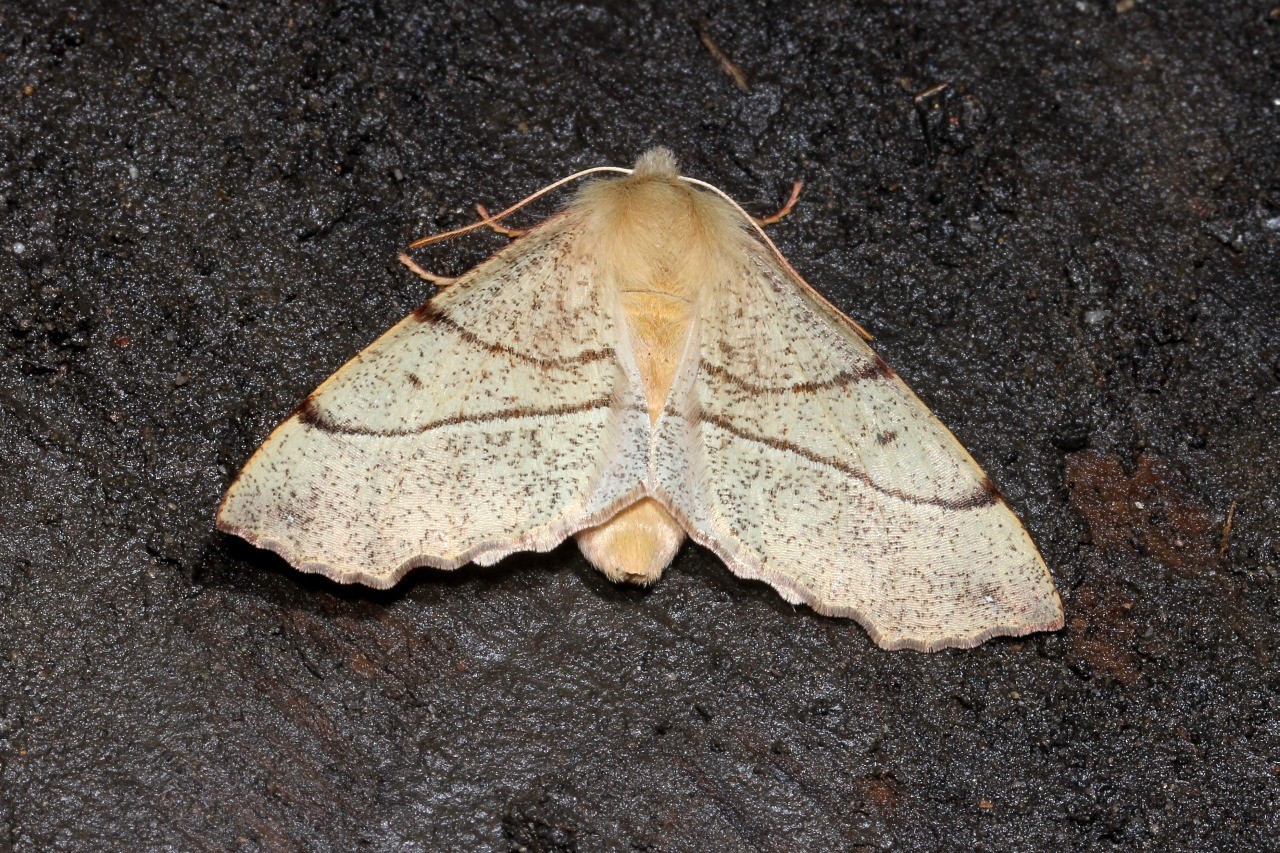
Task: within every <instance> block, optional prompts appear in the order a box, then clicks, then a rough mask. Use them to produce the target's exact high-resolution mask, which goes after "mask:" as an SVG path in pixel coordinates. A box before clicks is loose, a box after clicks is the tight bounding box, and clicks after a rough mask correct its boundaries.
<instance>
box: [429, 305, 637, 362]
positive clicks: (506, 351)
mask: <svg viewBox="0 0 1280 853" xmlns="http://www.w3.org/2000/svg"><path fill="white" fill-rule="evenodd" d="M413 317H414V319H415V320H417V321H418V322H419V323H431V324H434V325H437V326H444V327H446V328H448V329H451V330H452V331H453V332H454V334H456V335H457V336H458V337H460V338H462V339H463V340H464V341H466V342H467V343H469V344H472V345H474V346H477V347H480V348H481V349H483V350H487V351H488V352H492V353H498V354H500V355H505V356H507V357H509V358H514V359H516V360H517V361H523V362H526V363H528V364H536V365H538V366H539V367H542V368H553V367H573V366H576V365H580V364H591V363H592V362H596V361H605V360H606V359H611V358H613V357H614V352H613V347H602V348H600V349H589V350H583V351H582V352H580V353H578V354H577V355H575V356H573V357H572V358H538V357H537V356H535V355H529V354H528V353H526V352H521V351H520V350H518V349H515V348H513V347H509V346H507V345H505V344H497V343H493V342H491V341H486V340H485V339H484V338H481V337H479V336H478V335H476V334H475V333H474V332H472V331H471V330H470V329H468V328H466V327H465V326H463V325H462V324H461V323H459V322H458V321H457V320H455V319H453V318H452V317H450V316H449V315H448V314H446V313H445V312H444V311H443V310H441V309H440V308H439V307H438V306H436V305H435V304H433V303H432V302H424V303H422V304H421V305H419V306H418V307H417V308H416V309H415V310H414V312H413Z"/></svg>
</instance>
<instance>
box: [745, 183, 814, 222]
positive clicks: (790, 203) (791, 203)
mask: <svg viewBox="0 0 1280 853" xmlns="http://www.w3.org/2000/svg"><path fill="white" fill-rule="evenodd" d="M802 189H804V181H796V182H795V183H794V184H792V186H791V196H790V197H789V198H788V199H787V203H786V204H784V205H783V206H782V207H781V208H780V209H779V210H778V212H777V213H775V214H773V215H772V216H766V217H764V218H763V219H761V218H759V217H755V216H753V217H751V218H752V219H755V221H756V222H758V223H759V224H761V225H774V224H776V223H778V222H781V221H782V218H783V217H784V216H786V215H787V214H788V213H790V212H791V210H792V209H793V208H794V207H795V206H796V202H797V201H799V199H800V190H802Z"/></svg>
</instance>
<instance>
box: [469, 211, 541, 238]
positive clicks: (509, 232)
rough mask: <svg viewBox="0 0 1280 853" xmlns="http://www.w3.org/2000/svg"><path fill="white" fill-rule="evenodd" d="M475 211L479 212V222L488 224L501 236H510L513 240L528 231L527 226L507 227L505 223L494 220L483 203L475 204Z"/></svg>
mask: <svg viewBox="0 0 1280 853" xmlns="http://www.w3.org/2000/svg"><path fill="white" fill-rule="evenodd" d="M476 213H478V214H480V221H481V222H483V223H484V224H485V225H487V226H489V227H490V228H492V229H493V230H494V231H496V232H498V233H499V234H501V235H502V236H503V237H510V238H511V239H512V240H514V239H515V238H517V237H523V236H524V235H525V234H528V233H529V229H528V228H508V227H507V226H506V225H503V224H501V223H500V222H497V221H496V220H494V218H493V217H492V216H490V215H489V210H488V208H486V207H485V206H484V205H483V204H477V205H476Z"/></svg>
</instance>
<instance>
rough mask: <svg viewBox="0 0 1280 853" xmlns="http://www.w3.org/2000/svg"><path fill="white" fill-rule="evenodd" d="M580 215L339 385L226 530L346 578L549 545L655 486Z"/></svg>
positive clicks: (638, 392)
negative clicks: (648, 481)
mask: <svg viewBox="0 0 1280 853" xmlns="http://www.w3.org/2000/svg"><path fill="white" fill-rule="evenodd" d="M581 231H582V229H581V222H580V220H579V219H577V218H575V217H574V216H572V215H562V216H560V217H557V218H555V219H553V220H550V221H549V222H548V223H546V224H544V225H543V226H540V227H539V228H537V229H534V230H533V231H532V232H531V233H529V234H528V235H527V236H525V237H524V238H522V239H521V240H519V241H517V242H516V243H514V244H512V245H511V246H509V247H508V248H506V249H504V250H503V251H501V252H499V253H497V254H496V255H494V256H493V257H492V258H490V259H489V260H488V261H486V262H485V263H483V264H481V265H480V266H479V267H477V268H475V269H474V270H472V271H471V272H470V273H468V274H467V275H466V276H464V277H463V278H461V279H459V280H458V281H457V282H456V283H455V284H453V285H451V286H450V287H449V288H448V289H447V290H445V291H444V292H442V293H441V294H439V295H437V296H436V297H435V298H434V299H433V300H432V301H431V302H429V303H427V304H426V305H424V306H423V307H422V308H420V309H418V311H416V312H414V314H412V315H411V316H409V317H406V318H405V319H404V320H403V321H402V322H401V323H400V324H398V325H397V326H395V327H394V328H393V329H391V330H390V331H389V332H387V333H386V334H385V335H383V336H382V337H381V338H379V339H378V340H377V341H376V342H375V343H374V344H372V345H371V346H370V347H369V348H368V349H366V350H365V351H363V352H362V353H360V354H359V355H358V356H356V357H355V358H354V359H352V360H351V361H350V362H349V363H348V364H347V365H345V366H344V367H343V368H342V369H341V370H339V371H338V372H337V373H335V374H334V375H333V376H331V377H330V378H329V379H328V380H327V381H325V382H324V383H323V384H322V385H321V386H320V387H319V388H318V389H316V391H315V392H314V393H313V394H312V395H311V396H310V397H308V398H307V400H306V401H305V402H304V403H303V405H302V406H300V407H299V409H298V410H297V411H296V412H295V413H294V414H293V415H292V416H290V417H289V418H288V419H287V420H286V421H285V422H284V423H282V424H281V425H280V426H279V427H278V428H277V429H276V431H275V432H274V433H272V435H271V436H270V437H269V438H268V439H267V441H266V442H264V444H263V446H262V447H261V448H260V449H259V450H258V452H257V453H256V454H255V455H254V456H253V458H252V459H250V461H249V462H248V463H247V464H246V465H245V468H244V470H243V471H242V472H241V474H240V476H239V478H238V479H237V480H236V482H235V483H234V484H233V485H232V487H231V488H230V489H229V490H228V493H227V496H226V498H225V500H224V502H223V505H222V507H221V508H220V510H219V515H218V522H219V526H220V527H222V529H224V530H227V531H229V532H232V533H235V534H237V535H239V536H242V537H244V538H245V539H248V540H249V541H250V542H253V543H254V544H257V545H259V546H261V547H265V548H270V549H272V550H274V551H277V552H278V553H280V554H281V555H282V556H284V557H285V558H286V559H287V560H288V561H289V562H290V563H292V564H293V565H294V566H295V567H297V568H299V569H303V570H306V571H315V572H321V573H323V574H326V575H328V576H329V577H332V578H334V579H335V580H339V581H342V582H351V581H358V582H361V583H365V584H369V585H372V586H378V587H386V586H390V585H391V584H393V583H394V582H395V581H396V580H398V579H399V577H400V576H401V575H402V574H403V573H404V572H405V571H407V570H408V569H409V568H412V567H413V566H417V565H431V566H435V567H438V568H454V567H456V566H459V565H461V564H463V563H466V562H469V561H475V562H478V563H491V562H493V561H495V560H497V559H499V558H501V557H503V556H505V555H507V554H509V553H512V552H514V551H517V550H547V549H549V548H552V547H554V546H555V545H556V544H558V543H559V542H560V541H562V540H563V539H564V538H565V537H566V536H568V535H569V534H571V533H573V532H575V531H576V530H578V529H581V528H582V527H586V526H589V525H591V524H595V523H597V522H599V521H600V520H602V519H604V518H607V517H608V516H610V515H612V514H613V513H614V512H616V510H617V509H619V508H620V507H621V506H624V505H626V504H627V503H630V502H631V501H632V500H634V499H635V497H636V496H637V495H638V494H639V493H640V492H641V490H642V481H643V478H644V472H645V465H646V462H647V452H648V448H649V438H650V428H649V419H648V417H647V415H646V409H645V402H644V395H643V390H642V389H641V388H640V383H639V380H638V377H637V375H636V369H635V364H634V359H633V358H632V356H631V353H630V349H629V343H628V341H627V339H626V336H625V335H624V334H622V333H621V330H622V322H623V321H622V319H621V317H620V316H619V309H618V306H617V304H616V298H615V294H613V293H612V292H611V291H609V290H608V289H607V288H606V287H605V286H603V285H602V283H601V282H600V281H599V277H598V276H596V275H595V270H594V268H593V262H594V259H593V255H592V253H591V251H590V247H589V246H586V245H584V244H583V241H582V239H581Z"/></svg>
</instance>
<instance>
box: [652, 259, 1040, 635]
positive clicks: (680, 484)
mask: <svg viewBox="0 0 1280 853" xmlns="http://www.w3.org/2000/svg"><path fill="white" fill-rule="evenodd" d="M725 268H726V269H725V275H724V278H723V280H721V281H717V282H713V283H708V287H707V288H706V290H705V291H704V293H703V300H702V302H701V303H700V305H699V309H698V313H697V320H696V330H695V334H694V336H693V337H694V340H692V341H691V344H690V348H689V350H688V352H686V354H685V357H684V360H683V363H682V366H681V369H680V371H679V374H678V375H677V378H676V382H675V384H674V386H673V388H672V391H671V396H670V399H669V402H668V404H667V406H666V408H665V410H664V413H663V417H662V419H661V420H660V421H659V423H658V425H657V427H656V431H655V436H654V457H653V460H654V461H653V463H652V466H653V469H654V477H655V482H656V490H657V491H658V492H659V493H661V494H662V495H664V496H665V497H666V498H667V499H668V502H669V503H670V504H671V506H672V508H673V511H675V512H676V513H677V515H678V516H680V517H681V518H682V521H683V522H684V524H685V526H686V529H687V530H688V531H689V533H690V535H691V536H692V537H693V538H694V539H695V540H697V541H699V542H701V544H703V545H705V546H707V547H709V548H710V549H711V550H713V551H715V552H716V553H717V554H718V555H720V556H721V557H722V558H723V559H724V560H725V562H726V563H727V564H728V565H729V566H730V568H732V569H733V570H734V571H735V572H736V573H738V574H740V575H743V576H745V577H752V578H759V579H761V580H764V581H766V582H768V583H770V584H771V585H773V586H774V587H775V588H776V589H778V591H779V592H781V593H782V595H783V596H784V597H785V598H787V599H788V600H789V601H792V602H804V603H807V604H810V605H811V606H813V607H814V608H815V609H816V610H818V611H819V612H821V613H826V614H831V615H841V616H852V617H854V618H856V619H858V620H859V621H860V622H861V623H862V624H863V625H864V626H865V627H866V628H867V630H868V631H869V632H870V633H871V635H872V637H873V638H875V640H876V641H877V642H878V643H879V644H880V645H882V646H885V647H886V648H902V647H909V648H916V649H922V650H932V649H937V648H942V647H946V646H972V645H976V644H977V643H980V642H982V641H984V640H986V639H988V638H990V637H992V636H997V635H1010V634H1012V635H1016V634H1024V633H1027V632H1030V631H1038V630H1047V629H1054V628H1057V627H1060V626H1061V623H1062V609H1061V603H1060V602H1059V600H1058V596H1057V593H1056V591H1055V590H1054V587H1053V583H1052V580H1051V579H1050V577H1049V574H1048V570H1047V568H1046V567H1045V565H1044V562H1043V561H1042V560H1041V558H1040V555H1039V553H1038V552H1037V551H1036V548H1035V546H1034V545H1033V544H1032V542H1031V539H1030V537H1029V536H1028V535H1027V533H1026V531H1025V530H1024V529H1023V527H1022V525H1021V523H1020V522H1019V521H1018V519H1017V517H1016V516H1015V515H1014V514H1013V512H1012V511H1011V510H1010V509H1009V507H1008V506H1007V505H1006V504H1005V503H1004V502H1003V500H1002V499H1001V498H1000V496H999V494H998V492H997V491H996V490H995V488H994V486H992V484H991V483H990V481H989V480H988V479H987V478H986V476H985V474H983V472H982V470H981V468H979V467H978V465H977V463H975V462H974V460H973V459H972V457H971V456H970V455H969V454H968V453H967V452H966V451H965V450H964V448H963V447H961V446H960V444H959V442H957V441H956V440H955V438H954V437H953V436H952V435H951V433H950V432H949V431H947V429H946V427H944V426H943V425H942V424H941V423H940V422H939V421H938V420H937V419H936V418H935V417H934V416H933V415H932V413H931V412H929V410H928V409H927V408H926V407H925V406H924V405H923V404H922V403H921V402H920V401H919V399H918V398H917V397H916V396H915V395H914V394H913V393H912V392H911V391H910V389H908V388H907V387H906V385H905V384H903V383H902V381H901V380H900V379H899V378H898V377H897V376H896V375H895V374H894V373H893V371H892V370H890V369H889V368H888V366H887V365H886V364H885V363H884V361H883V360H881V359H880V358H879V356H877V355H876V354H875V353H874V352H872V350H871V349H870V348H869V347H868V346H867V345H866V343H865V342H864V341H863V340H862V339H861V338H860V337H859V336H858V335H857V334H856V332H855V331H854V330H853V328H852V327H851V326H850V325H849V324H847V323H844V322H841V321H840V320H839V318H837V317H834V316H832V313H831V310H830V309H828V308H826V307H825V306H821V305H819V304H816V302H815V300H814V298H813V297H812V296H811V295H810V294H808V293H807V292H806V291H805V289H804V287H803V285H802V284H801V283H800V282H797V281H796V280H795V279H794V278H793V277H792V276H791V274H790V273H789V272H788V271H786V270H785V269H784V268H782V267H781V265H780V264H778V262H777V261H776V260H775V259H774V258H773V257H772V255H770V254H769V253H768V252H767V250H765V249H764V247H763V246H761V245H759V244H758V243H756V242H755V241H754V240H749V239H747V238H746V237H742V238H741V243H740V245H737V246H735V247H733V250H732V251H730V252H728V253H727V255H726V264H725Z"/></svg>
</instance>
